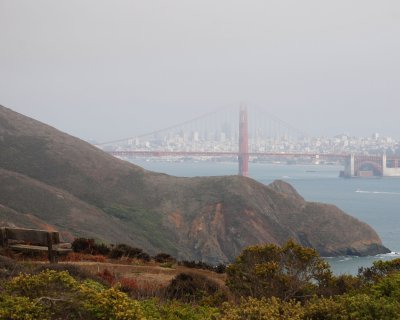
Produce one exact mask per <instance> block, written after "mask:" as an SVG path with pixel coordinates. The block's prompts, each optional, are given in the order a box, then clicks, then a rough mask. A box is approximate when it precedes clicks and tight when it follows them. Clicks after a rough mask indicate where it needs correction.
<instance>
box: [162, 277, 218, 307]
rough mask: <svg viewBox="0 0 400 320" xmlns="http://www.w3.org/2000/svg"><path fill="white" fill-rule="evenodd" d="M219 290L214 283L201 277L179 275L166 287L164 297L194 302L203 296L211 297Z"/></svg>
mask: <svg viewBox="0 0 400 320" xmlns="http://www.w3.org/2000/svg"><path fill="white" fill-rule="evenodd" d="M219 290H220V287H219V285H218V284H217V283H216V282H215V281H213V280H211V279H209V278H207V277H205V276H203V275H199V274H195V273H180V274H178V275H177V276H176V277H175V278H174V279H172V281H171V283H170V284H169V285H168V286H167V288H166V290H165V297H166V298H168V299H176V300H181V301H184V302H195V301H200V300H201V299H202V298H204V297H205V296H208V295H213V294H215V293H217V292H218V291H219Z"/></svg>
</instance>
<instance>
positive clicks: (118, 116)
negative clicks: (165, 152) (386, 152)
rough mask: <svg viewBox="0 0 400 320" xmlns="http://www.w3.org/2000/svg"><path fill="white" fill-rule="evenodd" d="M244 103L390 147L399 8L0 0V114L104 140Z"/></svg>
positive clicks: (338, 0) (399, 68)
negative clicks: (383, 140) (384, 140)
mask: <svg viewBox="0 0 400 320" xmlns="http://www.w3.org/2000/svg"><path fill="white" fill-rule="evenodd" d="M241 101H247V102H249V104H251V103H256V104H257V105H263V106H265V107H266V108H267V110H269V112H271V113H273V114H275V115H276V116H278V117H279V118H282V119H284V120H285V121H286V122H289V123H291V124H293V125H294V126H296V127H298V128H301V129H302V130H304V131H306V132H309V133H311V134H315V135H334V134H338V133H343V132H345V133H349V134H351V135H370V134H371V133H373V132H380V133H381V134H383V135H391V136H393V137H395V138H398V139H400V125H399V123H400V1H399V0H385V1H378V0H375V1H371V0H334V1H333V0H332V1H325V0H302V1H299V0H291V1H285V0H275V1H270V0H260V1H258V0H243V1H236V0H199V1H192V0H168V1H167V0H157V1H156V0H143V1H136V0H129V1H123V0H118V1H117V0H109V1H103V0H90V1H89V0H64V1H61V0H60V1H55V0H35V1H31V0H25V1H20V0H0V104H2V105H4V106H7V107H10V108H12V109H14V110H16V111H18V112H21V113H24V114H26V115H29V116H32V117H34V118H36V119H38V120H41V121H43V122H46V123H49V124H51V125H53V126H55V127H57V128H59V129H61V130H63V131H66V132H68V133H70V134H73V135H76V136H78V137H80V138H83V139H95V140H97V141H107V140H113V139H117V138H124V137H129V136H132V135H136V134H140V133H143V132H148V131H151V130H153V129H158V128H162V127H166V126H169V125H171V124H173V123H176V122H180V121H184V120H186V119H189V118H193V117H195V116H196V115H200V114H202V113H204V112H207V111H210V110H212V109H214V108H218V107H221V106H225V105H229V104H238V105H239V103H240V102H241Z"/></svg>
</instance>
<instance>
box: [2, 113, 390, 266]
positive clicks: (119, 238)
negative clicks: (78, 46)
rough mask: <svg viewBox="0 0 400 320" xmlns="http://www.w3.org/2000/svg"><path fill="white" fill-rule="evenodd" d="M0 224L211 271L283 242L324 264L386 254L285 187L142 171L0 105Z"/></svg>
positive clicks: (364, 232) (327, 209)
mask: <svg viewBox="0 0 400 320" xmlns="http://www.w3.org/2000/svg"><path fill="white" fill-rule="evenodd" d="M0 220H1V221H2V222H3V223H9V224H15V225H20V226H25V227H26V226H33V227H46V228H55V229H58V230H61V231H62V232H63V233H64V235H65V236H66V237H73V236H85V237H94V238H97V239H100V240H103V241H110V242H125V243H129V244H132V245H135V246H138V247H142V248H143V249H145V250H147V251H148V252H150V253H153V254H154V253H157V252H161V251H164V252H168V253H171V254H173V255H175V256H176V257H178V258H180V259H197V260H203V261H208V262H211V263H214V262H221V261H223V262H227V261H230V260H232V259H233V258H234V257H235V256H236V255H238V254H239V253H240V251H241V250H242V248H243V247H245V246H248V245H251V244H257V243H263V242H273V243H277V244H282V243H283V242H285V241H286V240H287V239H289V238H293V239H296V240H297V241H298V242H300V243H302V244H304V245H308V246H312V247H315V248H316V249H317V250H318V251H319V252H320V253H321V254H323V255H329V256H333V255H340V254H356V255H365V254H377V253H382V252H387V251H388V250H387V249H386V248H385V247H383V246H382V244H381V241H380V239H379V237H378V235H377V234H376V232H375V231H374V230H373V229H371V228H370V227H369V226H368V225H366V224H364V223H362V222H360V221H358V220H356V219H354V218H352V217H350V216H348V215H346V214H345V213H343V212H342V211H341V210H339V209H338V208H336V207H334V206H331V205H324V204H317V203H309V202H306V201H304V199H303V198H302V197H301V196H299V195H298V194H297V192H296V191H295V190H294V189H293V188H292V187H291V186H290V185H288V184H286V183H285V182H282V181H277V182H274V183H273V184H271V185H270V186H265V185H262V184H260V183H258V182H256V181H254V180H252V179H249V178H244V177H238V176H229V177H202V178H199V177H197V178H177V177H172V176H168V175H165V174H159V173H154V172H149V171H146V170H144V169H142V168H140V167H138V166H135V165H133V164H130V163H128V162H126V161H121V160H118V159H116V158H114V157H112V156H110V155H108V154H106V153H104V152H102V151H101V150H99V149H97V148H96V147H94V146H92V145H90V144H88V143H86V142H84V141H82V140H79V139H77V138H74V137H71V136H69V135H67V134H64V133H62V132H60V131H58V130H56V129H54V128H52V127H49V126H47V125H45V124H42V123H40V122H38V121H35V120H33V119H30V118H28V117H25V116H23V115H20V114H18V113H16V112H13V111H12V110H10V109H7V108H4V107H1V106H0Z"/></svg>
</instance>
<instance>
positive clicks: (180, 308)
mask: <svg viewBox="0 0 400 320" xmlns="http://www.w3.org/2000/svg"><path fill="white" fill-rule="evenodd" d="M140 305H141V308H142V310H143V314H144V317H145V318H146V319H152V320H180V319H181V320H216V319H219V315H220V313H219V310H218V309H217V308H212V307H207V306H198V305H191V304H189V305H188V304H182V303H181V302H178V301H168V302H166V303H159V301H157V300H155V299H151V300H146V301H142V302H141V303H140Z"/></svg>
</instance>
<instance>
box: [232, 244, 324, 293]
mask: <svg viewBox="0 0 400 320" xmlns="http://www.w3.org/2000/svg"><path fill="white" fill-rule="evenodd" d="M226 273H227V280H226V284H227V286H228V287H229V288H230V289H231V291H232V292H233V293H234V294H235V295H236V296H251V297H255V298H261V297H273V296H274V297H279V298H281V299H283V300H284V301H288V300H290V299H293V298H296V299H298V300H302V299H304V298H305V297H308V296H311V295H313V294H315V293H316V292H317V289H318V288H320V287H324V286H327V285H328V284H329V282H330V280H331V279H332V272H331V271H330V268H329V265H328V263H327V262H325V261H324V260H323V259H322V258H321V257H320V256H319V255H318V253H317V252H316V251H315V250H314V249H311V248H305V247H302V246H300V245H298V244H296V243H295V242H294V241H292V240H289V241H288V242H287V243H286V244H285V245H284V246H283V247H279V246H276V245H274V244H266V245H262V246H251V247H248V248H246V249H245V250H244V251H243V252H242V253H241V255H240V256H239V257H237V258H236V260H235V262H234V263H233V264H231V265H230V266H228V268H227V271H226Z"/></svg>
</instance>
